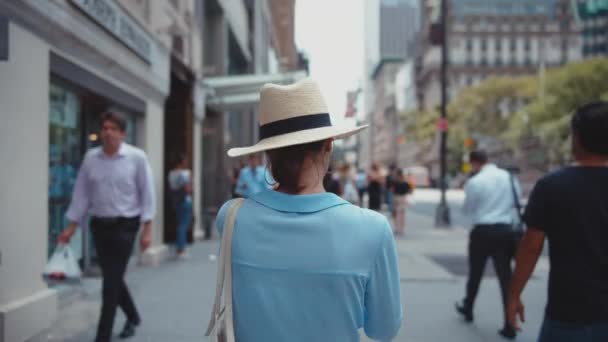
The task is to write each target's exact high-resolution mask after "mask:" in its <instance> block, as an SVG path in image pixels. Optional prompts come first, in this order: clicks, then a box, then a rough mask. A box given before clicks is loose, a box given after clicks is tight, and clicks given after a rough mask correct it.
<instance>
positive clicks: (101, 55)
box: [0, 0, 171, 341]
mask: <svg viewBox="0 0 608 342" xmlns="http://www.w3.org/2000/svg"><path fill="white" fill-rule="evenodd" d="M125 3H128V6H129V7H125V6H124V4H123V3H122V2H114V1H101V0H99V1H95V2H90V1H82V0H71V1H27V0H26V1H16V2H15V1H3V2H0V16H3V17H4V18H5V20H6V21H7V22H8V25H7V27H8V30H7V37H6V38H7V40H8V51H7V52H8V53H7V56H6V57H7V58H6V59H5V60H4V61H0V89H2V90H1V91H0V103H2V107H3V109H2V114H1V116H2V118H3V119H4V120H5V123H7V124H5V125H2V128H0V130H1V131H2V132H1V134H0V136H1V137H2V138H0V139H2V141H1V146H2V147H0V149H2V152H1V153H0V159H2V164H3V165H7V167H6V168H4V171H3V177H2V188H3V189H4V191H3V192H4V193H5V194H7V195H8V194H10V197H11V198H3V199H2V200H1V201H0V203H1V204H0V212H1V213H2V214H1V215H0V217H1V218H0V226H1V227H2V229H1V230H0V231H1V233H0V234H1V237H0V251H1V253H2V266H1V267H0V289H1V290H0V325H1V326H0V341H24V340H26V339H28V338H30V337H31V336H33V335H34V334H36V333H37V332H38V331H40V330H42V329H44V328H46V327H47V326H48V325H49V324H50V323H51V322H52V320H53V319H54V317H55V312H56V310H57V296H56V293H55V291H54V290H52V289H49V288H47V285H46V284H45V283H44V282H43V281H42V277H41V273H42V269H43V267H44V265H45V264H46V261H47V258H48V256H49V254H50V252H51V251H52V249H53V248H54V245H55V242H56V240H57V235H58V234H59V232H60V231H61V230H62V229H63V228H64V227H65V225H66V223H67V222H66V221H65V217H64V214H65V211H66V209H67V206H68V205H69V202H70V196H71V191H72V187H73V184H74V180H75V176H76V173H77V170H78V167H79V165H80V162H81V160H82V157H83V155H84V153H85V152H86V150H87V149H88V148H90V147H92V146H95V145H97V144H99V141H98V140H99V137H98V135H97V132H98V131H99V123H98V116H99V114H100V113H101V112H103V111H105V110H108V109H117V110H120V111H122V112H124V113H126V114H127V116H128V118H129V128H128V132H127V133H128V134H127V141H128V142H130V143H132V144H134V145H136V146H139V147H141V148H142V149H144V150H145V151H146V152H147V154H148V156H149V159H150V164H151V167H152V171H153V174H154V178H155V187H156V189H155V190H156V194H157V197H158V198H159V199H160V200H159V201H158V203H157V205H158V207H157V212H158V215H157V217H156V219H155V220H154V233H153V246H152V247H151V248H150V249H149V250H148V251H147V254H146V256H145V258H147V259H148V260H150V261H153V260H154V259H156V257H157V255H159V254H162V253H163V250H164V249H165V248H164V247H163V241H162V235H163V228H164V227H163V218H162V212H163V210H162V209H163V208H162V198H163V162H164V151H163V150H164V148H163V140H162V139H159V137H162V136H163V124H164V103H165V100H166V99H167V97H168V96H169V93H170V75H169V70H170V61H171V44H168V41H169V40H170V38H169V37H166V36H164V34H162V33H157V31H156V30H155V29H156V28H154V27H152V26H150V25H148V23H147V20H146V19H147V18H150V19H151V18H152V17H153V16H157V15H161V14H160V13H163V12H162V11H161V10H159V12H156V10H157V9H156V8H154V6H147V3H146V2H142V1H138V2H125ZM24 139H26V140H24ZM9 165H10V166H9ZM82 228H83V229H80V230H79V232H80V233H79V236H75V237H74V239H73V241H72V244H73V248H74V250H75V251H76V252H77V253H78V254H79V256H81V257H85V256H86V255H87V253H88V250H89V246H90V243H89V242H90V237H89V236H88V234H87V232H88V231H87V229H86V227H82ZM25 250H27V251H28V255H27V257H25V258H24V256H23V251H25Z"/></svg>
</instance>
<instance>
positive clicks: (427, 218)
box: [30, 190, 548, 342]
mask: <svg viewBox="0 0 608 342" xmlns="http://www.w3.org/2000/svg"><path fill="white" fill-rule="evenodd" d="M438 198H439V196H438V192H437V191H435V190H417V191H416V193H415V194H414V196H413V198H412V202H413V204H412V206H411V208H410V211H409V213H408V217H407V228H406V236H405V237H404V238H402V239H399V240H398V241H397V245H398V249H399V256H400V267H401V278H402V301H403V307H404V314H405V318H404V322H403V326H402V328H401V331H400V333H399V336H398V338H396V339H395V340H396V341H412V342H422V341H463V342H464V341H466V342H477V341H501V340H502V338H500V337H499V336H498V335H497V330H498V329H499V328H500V327H501V325H502V308H501V304H500V301H501V300H500V294H499V289H498V283H497V281H496V279H495V278H494V276H493V270H492V267H491V263H489V264H490V265H488V266H486V267H487V269H486V277H485V278H484V281H483V282H482V286H481V291H480V294H479V297H478V300H477V305H476V308H475V322H474V323H473V324H467V323H465V322H464V321H463V320H462V319H461V317H459V316H458V315H457V314H456V313H455V311H454V302H455V301H456V300H460V299H461V298H462V296H463V293H464V286H465V280H466V272H467V259H466V246H467V230H465V228H464V227H463V226H462V225H458V224H455V225H454V226H453V227H452V228H451V229H436V228H434V227H433V213H434V211H433V210H434V206H435V205H436V203H437V199H438ZM448 198H449V200H450V205H451V206H452V210H453V215H454V217H455V218H457V219H456V220H455V222H457V223H460V224H463V225H464V224H466V222H465V221H464V219H463V218H462V216H461V215H460V213H459V211H460V207H461V204H462V198H463V196H462V193H461V192H458V191H455V192H450V194H449V196H448ZM217 247H218V243H217V241H210V242H202V243H197V244H195V245H194V247H193V248H192V250H191V258H190V259H189V260H186V261H180V262H177V261H173V260H170V261H167V262H165V263H163V264H161V265H160V266H158V267H138V266H135V265H134V266H133V267H131V269H130V271H129V273H128V276H127V281H128V283H129V285H130V286H131V289H132V292H133V295H134V297H135V299H136V302H137V303H138V304H139V308H140V310H141V312H142V316H143V317H142V318H143V324H142V326H141V327H140V329H139V330H138V334H137V336H136V337H135V338H133V339H132V341H134V342H135V341H138V342H139V341H141V342H143V341H146V342H152V341H172V342H181V341H183V342H186V341H205V340H206V339H204V338H203V337H202V336H203V334H204V329H205V328H206V324H207V319H208V315H209V310H210V309H209V308H210V305H211V301H212V298H213V290H214V286H215V268H216V266H217V264H216V260H215V258H214V255H215V253H216V251H217ZM547 271H548V268H547V261H546V259H544V257H543V259H542V260H541V262H540V263H539V265H538V266H537V269H536V271H535V275H534V277H533V279H532V280H531V281H530V283H529V285H528V288H527V289H526V291H525V293H524V301H525V304H526V310H527V311H526V318H527V322H526V323H525V326H524V330H523V331H522V333H521V334H520V335H519V336H518V339H517V340H518V341H535V340H536V336H537V334H538V331H539V328H540V323H541V321H542V317H543V309H544V303H545V298H546V294H545V291H546V278H547ZM99 289H100V281H99V279H85V280H84V281H83V282H82V284H81V285H78V286H76V287H72V288H68V287H66V288H63V289H61V292H60V298H61V300H60V309H59V316H58V320H57V321H56V322H55V323H54V324H53V327H52V328H51V329H50V330H47V331H45V332H43V333H42V334H40V335H38V336H37V337H36V338H34V339H31V340H30V342H43V341H74V342H76V341H78V342H80V341H92V340H93V337H94V333H95V328H96V321H97V317H98V310H99V303H100V294H99ZM123 322H124V316H123V315H122V313H119V314H118V315H117V319H116V323H115V327H114V331H115V332H118V331H119V329H121V328H122V325H123ZM362 341H369V340H367V339H365V338H362Z"/></svg>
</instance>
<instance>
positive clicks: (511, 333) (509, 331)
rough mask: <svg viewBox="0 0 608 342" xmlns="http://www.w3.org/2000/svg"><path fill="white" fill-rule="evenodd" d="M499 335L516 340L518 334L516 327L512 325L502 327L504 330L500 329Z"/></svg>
mask: <svg viewBox="0 0 608 342" xmlns="http://www.w3.org/2000/svg"><path fill="white" fill-rule="evenodd" d="M498 335H500V336H502V337H504V338H506V339H507V340H514V339H515V337H516V336H517V333H516V332H515V329H513V328H511V327H506V328H502V330H498Z"/></svg>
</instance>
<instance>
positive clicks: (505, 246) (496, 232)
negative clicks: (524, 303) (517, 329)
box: [464, 224, 514, 327]
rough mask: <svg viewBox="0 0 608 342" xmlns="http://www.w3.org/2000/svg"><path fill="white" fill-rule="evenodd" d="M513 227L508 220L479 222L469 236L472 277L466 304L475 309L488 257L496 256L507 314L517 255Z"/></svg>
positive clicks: (468, 286) (506, 324) (497, 271)
mask: <svg viewBox="0 0 608 342" xmlns="http://www.w3.org/2000/svg"><path fill="white" fill-rule="evenodd" d="M513 252H514V251H513V229H512V227H511V225H508V224H494V225H476V226H475V227H474V228H473V231H472V232H471V235H470V237H469V279H468V282H467V294H466V297H465V300H464V305H465V307H466V308H467V309H469V310H473V306H474V304H475V297H477V292H478V291H479V284H480V283H481V278H482V277H483V271H484V268H485V266H486V261H487V260H488V258H492V261H493V262H494V269H495V270H496V276H497V277H498V282H499V283H500V290H501V293H502V302H503V311H504V314H505V327H507V326H508V323H507V319H506V307H507V300H508V291H509V285H510V283H511V273H512V271H511V258H512V257H513Z"/></svg>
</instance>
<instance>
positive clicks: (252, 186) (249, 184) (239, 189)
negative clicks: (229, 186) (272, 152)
mask: <svg viewBox="0 0 608 342" xmlns="http://www.w3.org/2000/svg"><path fill="white" fill-rule="evenodd" d="M269 187H270V185H269V183H268V181H267V180H266V169H265V168H264V167H263V166H262V165H260V158H259V157H258V155H256V154H253V155H251V156H249V165H248V166H247V167H245V168H243V169H242V170H241V172H240V173H239V180H238V182H237V184H236V190H235V192H236V194H237V195H239V196H241V197H245V198H248V197H250V196H252V195H255V194H257V193H258V192H261V191H263V190H266V189H268V188H269Z"/></svg>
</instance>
